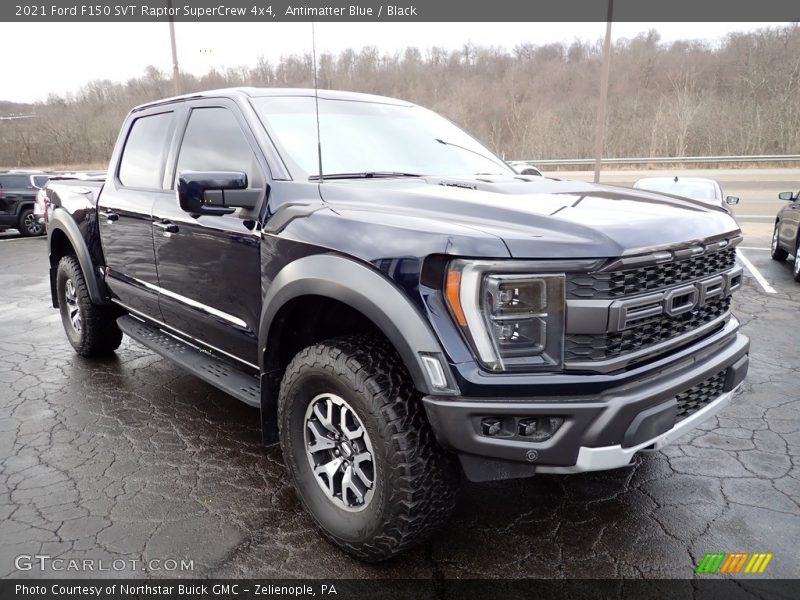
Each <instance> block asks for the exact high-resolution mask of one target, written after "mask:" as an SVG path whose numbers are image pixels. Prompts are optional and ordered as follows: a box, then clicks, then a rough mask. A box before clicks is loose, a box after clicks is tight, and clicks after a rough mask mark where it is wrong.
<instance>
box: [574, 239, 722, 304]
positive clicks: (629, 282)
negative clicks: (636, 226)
mask: <svg viewBox="0 0 800 600" xmlns="http://www.w3.org/2000/svg"><path fill="white" fill-rule="evenodd" d="M735 264H736V250H735V249H734V248H725V249H723V250H717V251H716V252H710V253H706V254H701V255H698V256H693V257H690V258H684V259H679V260H674V261H672V262H668V263H662V264H653V265H648V266H644V267H638V268H632V269H621V270H618V271H610V272H608V273H601V272H595V273H580V274H577V273H576V274H573V275H570V276H568V278H567V297H568V298H620V297H622V296H630V295H633V294H642V293H644V292H649V291H652V290H660V289H663V288H667V287H671V286H675V285H679V284H681V283H685V282H687V281H694V280H696V279H702V278H703V277H710V276H712V275H716V274H718V273H722V272H723V271H727V270H728V269H732V268H733V267H734V265H735Z"/></svg>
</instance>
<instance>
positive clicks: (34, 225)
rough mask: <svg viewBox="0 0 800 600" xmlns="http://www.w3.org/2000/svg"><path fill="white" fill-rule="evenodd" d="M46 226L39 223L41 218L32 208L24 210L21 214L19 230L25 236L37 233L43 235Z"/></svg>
mask: <svg viewBox="0 0 800 600" xmlns="http://www.w3.org/2000/svg"><path fill="white" fill-rule="evenodd" d="M43 231H44V227H42V226H41V224H40V223H39V219H37V218H36V215H34V214H33V209H32V208H27V209H25V210H23V211H22V214H21V215H20V216H19V232H20V233H21V234H22V235H24V236H25V237H32V236H35V235H42V232H43Z"/></svg>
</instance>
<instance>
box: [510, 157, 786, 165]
mask: <svg viewBox="0 0 800 600" xmlns="http://www.w3.org/2000/svg"><path fill="white" fill-rule="evenodd" d="M796 161H800V154H760V155H753V156H652V157H650V158H604V159H602V160H601V161H600V164H601V165H604V166H605V165H650V164H653V165H665V164H675V163H687V164H690V163H758V162H796ZM508 162H509V164H511V165H512V166H525V165H532V166H542V165H551V166H552V165H564V166H572V165H593V164H594V159H593V158H550V159H545V160H511V161H508Z"/></svg>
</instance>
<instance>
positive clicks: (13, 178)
mask: <svg viewBox="0 0 800 600" xmlns="http://www.w3.org/2000/svg"><path fill="white" fill-rule="evenodd" d="M30 185H31V184H30V181H28V176H27V175H0V188H3V189H5V190H24V189H26V188H28V187H30Z"/></svg>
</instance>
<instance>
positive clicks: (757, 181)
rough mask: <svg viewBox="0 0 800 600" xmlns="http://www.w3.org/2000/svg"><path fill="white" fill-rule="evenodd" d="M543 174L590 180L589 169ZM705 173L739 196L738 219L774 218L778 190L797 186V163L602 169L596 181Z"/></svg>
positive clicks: (799, 185)
mask: <svg viewBox="0 0 800 600" xmlns="http://www.w3.org/2000/svg"><path fill="white" fill-rule="evenodd" d="M544 169H545V170H544V174H545V175H551V176H553V177H563V178H565V179H578V180H581V181H592V178H593V177H594V173H593V172H592V171H548V170H546V167H545V168H544ZM674 175H678V176H681V175H684V176H686V177H709V178H711V179H716V180H717V181H719V184H720V185H721V186H722V192H723V193H724V194H725V195H727V196H739V198H740V202H739V205H738V206H735V207H734V209H733V210H734V212H735V213H736V216H737V218H738V219H739V221H762V222H765V221H767V220H769V219H774V218H775V214H776V213H777V212H778V209H779V208H780V207H781V206H783V204H784V203H783V202H781V201H780V200H778V194H779V193H780V192H788V191H793V192H797V191H798V190H800V167H798V168H791V169H770V168H764V169H685V170H682V171H681V170H671V169H670V170H643V171H634V170H624V171H622V170H621V171H611V170H604V171H603V172H602V173H601V174H600V182H601V183H608V184H610V185H624V186H632V185H633V184H634V182H635V181H636V180H637V179H639V178H641V177H671V176H674Z"/></svg>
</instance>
